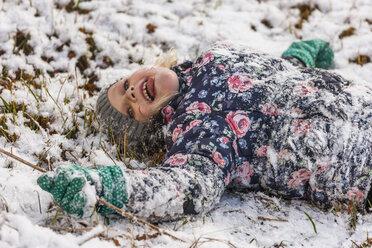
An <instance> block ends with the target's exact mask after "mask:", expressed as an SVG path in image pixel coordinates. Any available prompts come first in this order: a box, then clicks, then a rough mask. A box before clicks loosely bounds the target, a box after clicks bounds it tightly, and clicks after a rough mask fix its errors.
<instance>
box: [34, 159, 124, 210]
mask: <svg viewBox="0 0 372 248" xmlns="http://www.w3.org/2000/svg"><path fill="white" fill-rule="evenodd" d="M87 182H88V183H87ZM37 183H38V184H39V186H40V187H41V188H42V189H43V190H45V191H48V192H49V193H51V194H52V195H53V197H54V199H55V200H56V201H57V203H58V204H60V205H61V207H62V208H63V209H65V210H66V212H67V213H68V214H71V215H77V216H79V217H85V216H90V215H91V214H92V213H93V211H94V206H95V205H96V203H97V195H98V196H99V197H102V198H103V199H104V200H106V201H108V202H110V203H111V204H113V205H114V206H116V207H118V208H122V207H123V205H124V204H125V203H126V201H127V192H126V189H125V179H124V176H123V172H122V171H121V169H120V168H119V166H107V167H104V168H98V169H87V168H81V167H79V166H76V165H70V166H61V167H58V168H57V169H56V171H55V172H48V173H46V174H44V175H42V176H40V177H39V178H38V180H37ZM98 212H100V213H103V214H107V213H114V212H115V211H114V210H112V209H110V208H108V207H106V206H101V205H99V206H98Z"/></svg>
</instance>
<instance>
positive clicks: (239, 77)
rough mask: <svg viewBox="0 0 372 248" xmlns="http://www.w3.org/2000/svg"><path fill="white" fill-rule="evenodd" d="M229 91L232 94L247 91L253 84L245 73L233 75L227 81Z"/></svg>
mask: <svg viewBox="0 0 372 248" xmlns="http://www.w3.org/2000/svg"><path fill="white" fill-rule="evenodd" d="M227 83H228V85H229V90H230V91H231V92H233V93H239V92H241V91H247V90H249V89H250V88H251V87H252V86H253V83H252V82H251V81H250V80H249V77H248V74H246V73H235V74H234V75H232V76H231V77H230V78H229V79H228V80H227Z"/></svg>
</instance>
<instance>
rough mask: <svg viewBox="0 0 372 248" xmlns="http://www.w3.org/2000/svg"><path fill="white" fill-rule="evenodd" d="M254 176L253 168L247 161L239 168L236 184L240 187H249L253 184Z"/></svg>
mask: <svg viewBox="0 0 372 248" xmlns="http://www.w3.org/2000/svg"><path fill="white" fill-rule="evenodd" d="M252 176H253V167H252V165H251V164H250V163H249V162H248V161H246V162H244V163H242V164H241V165H239V166H238V168H237V170H236V178H235V182H236V183H238V184H240V185H244V186H248V185H249V184H250V182H251V177H252Z"/></svg>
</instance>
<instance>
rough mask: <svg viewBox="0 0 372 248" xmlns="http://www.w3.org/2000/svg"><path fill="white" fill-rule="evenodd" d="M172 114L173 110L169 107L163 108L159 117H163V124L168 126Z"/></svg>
mask: <svg viewBox="0 0 372 248" xmlns="http://www.w3.org/2000/svg"><path fill="white" fill-rule="evenodd" d="M173 114H174V108H172V107H171V106H169V105H167V106H166V107H164V108H163V109H162V110H161V115H162V116H163V117H164V119H165V124H168V123H169V121H170V119H171V118H172V116H173Z"/></svg>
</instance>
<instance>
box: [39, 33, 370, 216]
mask: <svg viewBox="0 0 372 248" xmlns="http://www.w3.org/2000/svg"><path fill="white" fill-rule="evenodd" d="M283 58H284V59H283ZM283 58H274V57H272V56H269V55H266V54H262V53H259V52H257V51H253V50H251V49H248V48H247V47H245V46H243V45H238V44H233V43H226V42H225V43H223V42H219V43H216V44H214V45H212V46H211V47H209V48H208V49H206V51H205V52H203V53H202V54H201V55H200V56H199V57H198V58H197V59H196V61H194V62H191V61H186V62H184V63H182V64H179V65H176V66H173V67H171V68H170V69H168V68H166V67H153V68H144V69H141V70H139V71H136V72H134V73H133V74H132V75H131V76H130V77H125V78H123V79H122V80H120V81H118V82H117V83H115V84H113V85H111V86H110V87H108V88H106V89H103V90H102V92H101V94H100V96H99V98H98V101H97V114H98V116H99V117H100V119H101V121H102V124H103V126H104V130H109V131H110V132H109V133H110V134H112V136H113V137H114V138H115V139H116V141H117V142H118V143H120V142H121V144H123V138H122V137H124V136H126V137H125V140H127V141H129V147H131V148H134V147H135V150H136V152H139V151H141V152H147V153H149V151H151V152H158V151H159V149H162V148H163V147H164V146H165V148H166V151H167V153H166V156H165V158H164V160H163V162H162V164H161V165H160V166H158V167H153V168H148V169H144V170H130V169H126V168H120V167H119V166H107V167H104V168H98V169H87V168H80V167H78V166H74V165H73V166H68V167H59V168H57V170H56V172H50V173H49V174H46V175H43V176H41V177H40V178H39V179H38V184H39V185H40V186H41V187H42V188H43V189H44V190H47V191H49V192H50V193H52V195H53V196H54V198H55V199H56V201H57V202H58V203H59V204H60V205H61V206H62V207H63V208H64V209H65V210H66V211H67V212H68V213H70V214H76V215H78V216H90V215H91V214H92V212H93V209H94V206H95V205H96V197H97V196H99V197H103V198H104V199H105V200H106V201H108V202H110V203H112V204H114V205H115V206H117V207H119V208H123V209H125V210H126V211H129V212H131V213H133V214H135V215H137V216H139V217H143V218H147V219H148V220H150V221H153V222H157V221H165V220H174V219H177V218H179V217H183V216H184V215H188V214H199V213H203V212H206V211H208V210H210V209H212V208H213V206H214V205H215V204H216V203H218V202H219V200H220V197H221V195H222V193H223V192H224V190H225V189H226V187H228V186H229V187H230V186H231V187H248V188H250V189H254V190H267V191H270V192H272V193H274V194H277V195H280V196H282V197H284V198H287V199H293V198H301V199H307V200H309V201H312V202H313V203H315V204H316V205H317V206H319V207H323V208H326V207H327V208H328V207H332V206H334V205H335V204H350V202H352V203H353V204H355V206H356V207H357V208H358V209H360V210H364V209H365V207H366V204H367V203H368V197H367V196H368V192H369V191H370V185H371V175H372V162H371V157H372V153H371V150H372V90H371V88H368V87H366V86H362V85H357V84H354V83H352V82H350V81H348V80H345V79H343V78H342V77H340V76H339V75H336V74H334V73H332V72H328V71H325V70H321V69H315V68H313V67H320V68H329V67H330V66H331V65H332V63H333V53H332V50H331V49H330V47H329V45H328V43H326V42H324V41H321V40H312V41H303V42H298V43H293V44H292V45H291V47H290V48H289V49H288V50H287V51H286V52H284V54H283ZM162 128H163V130H162ZM164 141H165V143H164ZM143 144H144V146H142V145H143ZM141 146H142V147H144V149H142V150H141ZM149 147H150V148H149ZM146 148H148V149H147V150H146ZM87 182H88V183H87ZM97 207H98V211H99V212H101V213H112V210H111V209H108V208H107V207H105V206H100V205H97Z"/></svg>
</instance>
